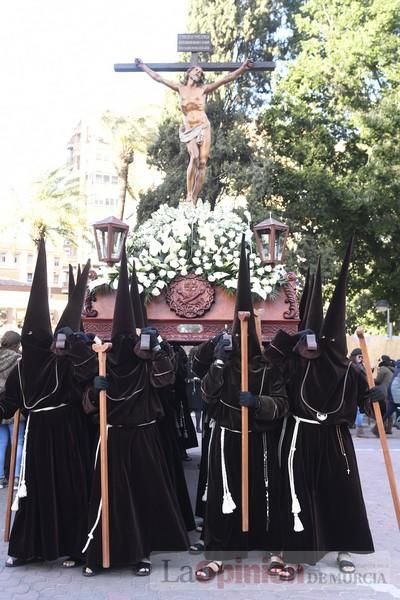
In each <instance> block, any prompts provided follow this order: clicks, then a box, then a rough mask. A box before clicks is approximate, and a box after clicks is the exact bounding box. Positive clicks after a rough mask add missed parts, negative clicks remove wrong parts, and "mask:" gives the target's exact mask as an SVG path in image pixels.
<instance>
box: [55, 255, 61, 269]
mask: <svg viewBox="0 0 400 600" xmlns="http://www.w3.org/2000/svg"><path fill="white" fill-rule="evenodd" d="M54 266H55V267H59V266H60V257H59V256H55V257H54Z"/></svg>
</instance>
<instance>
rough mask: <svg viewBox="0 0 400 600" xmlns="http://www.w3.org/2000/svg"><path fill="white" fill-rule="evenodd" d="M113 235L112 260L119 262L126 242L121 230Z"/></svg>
mask: <svg viewBox="0 0 400 600" xmlns="http://www.w3.org/2000/svg"><path fill="white" fill-rule="evenodd" d="M112 235H113V238H112V240H113V243H112V249H111V258H113V259H116V260H117V261H118V260H119V259H120V257H121V249H122V244H123V241H124V236H123V231H121V230H120V229H119V230H116V231H113V234H112Z"/></svg>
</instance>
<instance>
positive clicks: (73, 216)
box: [22, 168, 88, 246]
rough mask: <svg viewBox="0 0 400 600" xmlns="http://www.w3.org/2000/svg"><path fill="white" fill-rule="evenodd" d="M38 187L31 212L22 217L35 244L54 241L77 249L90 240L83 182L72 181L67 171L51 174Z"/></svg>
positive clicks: (56, 171)
mask: <svg viewBox="0 0 400 600" xmlns="http://www.w3.org/2000/svg"><path fill="white" fill-rule="evenodd" d="M35 187H36V193H35V197H34V199H33V202H32V203H31V205H30V208H29V211H25V213H24V214H23V215H22V221H23V222H25V223H26V224H28V226H29V229H30V231H31V236H32V239H33V240H34V241H35V242H38V240H39V239H40V238H41V237H51V238H53V239H55V238H57V239H58V240H60V239H63V240H66V241H68V242H69V243H71V244H72V245H74V246H76V245H78V243H79V241H80V240H81V239H82V237H84V238H87V235H88V232H87V224H86V218H85V217H86V215H85V210H84V206H85V199H84V198H83V197H82V196H81V194H80V192H79V180H78V179H77V178H71V176H70V172H69V170H68V169H67V168H59V169H55V170H53V171H51V172H50V173H48V174H47V175H45V176H44V177H43V178H42V179H40V180H38V181H37V182H36V184H35Z"/></svg>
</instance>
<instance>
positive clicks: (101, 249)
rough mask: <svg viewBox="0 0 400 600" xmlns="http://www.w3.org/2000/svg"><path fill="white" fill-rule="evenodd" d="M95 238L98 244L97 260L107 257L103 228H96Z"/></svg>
mask: <svg viewBox="0 0 400 600" xmlns="http://www.w3.org/2000/svg"><path fill="white" fill-rule="evenodd" d="M96 238H97V243H98V246H99V253H100V256H99V260H105V259H106V258H107V238H108V235H107V231H105V230H104V229H96Z"/></svg>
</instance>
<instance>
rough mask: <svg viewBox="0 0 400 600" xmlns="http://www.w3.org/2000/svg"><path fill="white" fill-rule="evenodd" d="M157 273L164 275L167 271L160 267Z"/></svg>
mask: <svg viewBox="0 0 400 600" xmlns="http://www.w3.org/2000/svg"><path fill="white" fill-rule="evenodd" d="M158 274H159V276H160V277H165V276H166V274H167V271H166V270H165V269H160V271H159V273H158Z"/></svg>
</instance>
